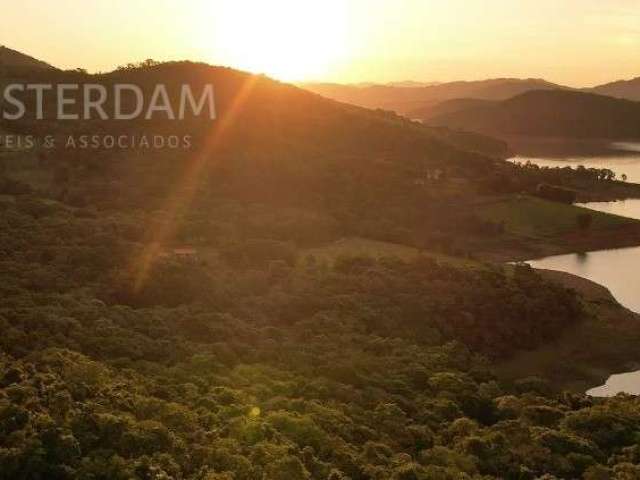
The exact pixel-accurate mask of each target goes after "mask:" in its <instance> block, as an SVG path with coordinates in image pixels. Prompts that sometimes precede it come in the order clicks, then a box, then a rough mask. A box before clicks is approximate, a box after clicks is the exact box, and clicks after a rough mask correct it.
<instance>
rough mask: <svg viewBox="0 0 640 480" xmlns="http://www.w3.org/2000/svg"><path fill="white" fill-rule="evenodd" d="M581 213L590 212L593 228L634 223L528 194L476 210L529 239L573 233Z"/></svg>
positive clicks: (511, 231) (623, 218)
mask: <svg viewBox="0 0 640 480" xmlns="http://www.w3.org/2000/svg"><path fill="white" fill-rule="evenodd" d="M584 213H590V214H591V215H592V217H593V224H592V226H591V229H593V230H606V229H610V228H616V227H620V226H623V225H628V224H632V223H637V222H636V221H635V220H632V219H629V218H625V217H619V216H616V215H609V214H605V213H601V212H596V211H593V210H589V209H586V208H581V207H575V206H573V205H565V204H562V203H557V202H550V201H547V200H542V199H539V198H535V197H529V196H517V197H509V198H505V199H503V200H500V201H496V202H495V203H490V204H485V205H482V206H481V207H480V208H479V211H478V214H479V215H480V216H481V217H482V218H484V219H486V220H490V221H493V222H502V223H504V226H505V228H506V229H507V231H508V232H510V233H513V234H516V235H519V236H525V237H533V238H542V237H553V236H558V235H563V234H567V233H571V232H575V231H577V230H579V227H578V223H577V219H578V216H579V215H580V214H584Z"/></svg>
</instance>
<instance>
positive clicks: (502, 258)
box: [479, 222, 640, 263]
mask: <svg viewBox="0 0 640 480" xmlns="http://www.w3.org/2000/svg"><path fill="white" fill-rule="evenodd" d="M637 246H640V222H634V223H629V224H626V225H622V226H620V227H616V228H611V229H607V230H598V231H593V230H592V231H588V232H570V233H567V234H565V235H563V236H559V237H551V238H548V239H527V243H526V244H524V243H523V244H522V245H511V246H508V247H505V248H496V249H495V250H493V249H492V250H488V251H486V252H483V253H481V254H480V255H479V257H480V259H482V260H487V261H490V262H498V263H508V262H524V261H529V260H538V259H541V258H545V257H552V256H556V255H570V254H572V253H575V254H578V253H589V252H593V251H597V250H615V249H618V248H628V247H637Z"/></svg>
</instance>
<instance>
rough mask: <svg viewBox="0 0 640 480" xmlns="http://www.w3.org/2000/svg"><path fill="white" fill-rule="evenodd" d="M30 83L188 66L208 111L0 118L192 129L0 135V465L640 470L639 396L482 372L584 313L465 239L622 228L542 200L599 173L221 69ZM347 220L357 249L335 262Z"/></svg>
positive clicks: (129, 475) (364, 475)
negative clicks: (21, 141) (209, 92)
mask: <svg viewBox="0 0 640 480" xmlns="http://www.w3.org/2000/svg"><path fill="white" fill-rule="evenodd" d="M11 75H13V76H10V77H8V78H5V81H7V80H9V79H15V78H24V77H22V76H23V75H24V72H22V73H16V72H14V73H12V74H11ZM30 75H31V77H30V78H32V79H37V78H41V79H42V77H39V75H41V74H40V73H37V72H33V73H31V74H30ZM51 75H53V77H45V78H47V79H48V78H53V79H54V80H56V81H69V80H71V79H81V80H83V81H86V82H91V81H97V80H100V81H105V82H109V81H113V82H115V81H128V82H132V83H139V84H142V85H152V84H153V83H155V82H158V81H163V82H165V83H168V84H169V85H170V86H172V87H173V88H176V86H177V85H179V84H180V83H182V82H189V83H192V84H197V83H198V82H201V83H202V82H207V81H211V82H213V83H214V84H215V86H216V92H217V100H218V108H219V119H218V120H216V121H215V122H213V123H207V122H202V121H201V120H197V119H188V120H186V121H185V122H179V123H175V122H173V123H172V122H169V121H149V122H137V123H126V122H125V123H121V124H116V123H115V122H101V121H93V122H91V121H90V122H86V123H85V122H69V123H65V122H54V121H46V120H45V121H41V122H34V121H33V118H32V119H26V120H24V121H22V122H17V123H16V122H13V123H10V122H5V123H3V125H2V130H5V131H8V132H13V133H16V134H27V133H29V132H33V131H34V130H35V131H38V132H39V133H40V134H46V133H47V132H51V131H53V132H54V133H55V135H57V136H59V137H64V136H65V135H68V134H74V135H80V134H83V133H91V132H96V131H97V132H103V133H108V134H114V133H123V134H129V135H144V134H150V135H152V134H160V133H162V134H165V135H166V134H173V135H186V134H190V135H193V145H194V146H195V148H194V149H192V150H187V151H183V150H179V149H178V150H166V149H165V150H153V149H151V150H138V151H130V150H122V151H120V150H110V149H98V150H82V149H76V150H73V149H66V150H65V149H59V150H55V151H46V150H45V149H40V148H36V149H12V150H10V151H9V150H4V151H3V153H2V154H1V156H0V160H1V161H2V174H1V181H0V329H1V331H2V335H1V336H0V479H3V480H4V479H6V480H16V479H25V480H27V479H28V480H31V479H42V480H44V479H47V480H50V479H63V480H67V479H69V480H71V479H83V480H84V479H95V480H101V479H104V480H114V479H122V480H130V479H137V480H138V479H139V480H161V479H162V480H167V479H174V480H182V479H185V480H186V479H189V480H191V479H193V480H196V479H197V480H233V479H235V480H264V479H267V480H279V479H282V480H285V479H286V480H305V479H314V480H315V479H321V480H325V479H329V480H339V479H351V480H368V479H372V480H373V479H375V480H387V479H397V480H408V479H420V480H431V479H445V480H449V479H451V480H459V479H474V480H487V479H493V478H496V479H498V478H499V479H503V478H504V479H513V480H522V479H524V480H528V479H531V480H533V479H536V478H546V479H549V478H554V477H553V476H555V477H556V478H567V479H573V478H584V479H587V480H597V479H601V478H609V479H620V480H623V479H628V478H637V477H638V476H639V475H640V470H639V468H638V466H637V464H638V463H639V460H640V450H639V446H638V434H639V433H640V404H639V403H638V401H637V400H635V399H633V398H627V397H620V398H616V399H610V400H598V399H592V398H588V397H585V396H584V395H582V394H580V393H576V392H573V393H569V392H564V393H563V392H562V391H560V390H558V389H555V388H552V387H551V386H550V384H549V383H548V382H546V381H545V380H544V379H541V378H521V379H518V380H517V381H504V380H501V378H499V377H497V376H496V375H495V374H494V373H493V366H494V364H495V362H499V361H504V360H506V359H509V358H512V357H513V356H514V355H516V354H518V353H521V352H525V351H529V350H532V349H535V348H538V347H540V346H541V345H544V344H546V343H547V342H550V341H553V340H554V339H556V338H558V337H559V336H560V335H562V334H566V333H567V332H571V329H572V328H573V327H575V326H577V325H582V324H584V322H588V321H589V320H591V315H592V312H591V310H590V309H589V308H588V306H586V305H585V302H584V299H583V298H582V297H581V296H580V295H578V294H576V292H574V291H572V290H569V289H567V288H565V287H562V286H560V285H558V284H556V283H552V282H550V281H548V280H546V279H545V278H543V277H542V276H540V275H539V274H538V273H536V272H535V271H533V270H532V269H530V268H529V267H526V266H518V265H507V266H505V265H502V264H495V263H491V262H487V261H486V260H483V259H486V258H487V257H489V256H490V254H491V253H495V252H497V251H500V252H504V251H505V248H507V249H512V251H515V252H518V253H520V254H521V253H522V252H528V251H535V249H536V248H537V247H538V246H539V244H544V245H545V246H548V245H552V246H553V245H554V244H553V242H554V241H558V239H560V238H563V237H562V236H563V235H569V234H575V233H576V232H577V233H579V234H580V235H581V236H583V237H585V238H588V237H589V235H590V234H593V235H595V234H596V233H601V234H606V233H607V232H610V231H612V229H616V228H627V227H632V228H635V223H634V222H632V221H627V220H624V219H620V218H616V217H610V216H607V215H604V214H602V215H594V217H593V219H592V222H591V223H590V224H589V227H588V228H586V229H585V228H584V227H583V226H581V224H580V223H579V222H578V219H579V218H580V215H583V214H584V212H583V211H582V210H579V209H577V208H575V207H572V206H570V205H565V204H562V202H560V201H557V198H553V199H551V200H549V199H546V198H541V197H544V192H547V193H548V191H549V190H548V188H547V190H545V189H544V188H543V189H542V194H541V193H540V189H539V188H538V187H539V186H540V184H548V185H547V187H555V188H556V189H557V188H562V189H572V190H573V191H574V192H575V191H578V190H580V189H584V188H586V187H587V186H588V187H594V186H597V187H598V188H602V189H607V188H613V186H615V185H616V183H615V182H614V181H613V179H612V178H610V177H608V176H607V175H606V172H603V171H599V170H589V171H586V170H585V171H572V170H570V169H569V170H558V169H533V168H532V167H530V166H515V165H510V164H507V163H505V162H503V161H502V160H500V158H499V156H498V155H497V149H496V146H497V145H499V143H496V142H494V141H493V140H491V139H487V138H485V137H480V136H476V135H473V134H470V135H468V136H467V135H462V134H455V133H453V132H450V131H448V130H438V129H429V128H426V127H424V126H421V125H419V124H415V123H413V122H409V121H407V120H404V119H401V118H399V117H396V116H394V115H389V114H385V113H380V112H377V113H376V112H371V111H367V110H364V109H361V108H357V107H351V106H345V105H343V104H339V103H336V102H334V101H331V100H327V99H323V98H321V97H319V96H317V95H315V94H311V93H309V92H305V91H303V90H300V89H296V88H293V87H291V86H287V85H284V84H280V83H276V82H273V81H271V80H269V79H267V78H265V77H255V76H250V75H248V74H244V73H240V72H236V71H233V70H230V69H220V68H212V67H208V66H204V65H193V64H168V65H157V66H145V67H144V68H126V69H123V70H120V71H117V72H114V73H112V74H110V75H107V76H104V77H103V76H100V77H93V76H89V77H87V76H86V75H85V74H83V73H79V72H53V73H51ZM47 108H52V105H51V104H47ZM32 113H33V112H32ZM488 147H489V148H488ZM492 153H493V154H492ZM552 191H553V192H555V193H557V190H553V188H552ZM565 193H566V192H565ZM551 196H552V197H553V195H551ZM516 210H517V211H525V212H528V213H530V215H529V216H527V215H516V214H515V213H514V212H515V211H516ZM549 218H554V219H555V220H554V222H553V223H551V224H549V222H546V220H548V219H549ZM589 229H590V230H589ZM345 238H359V239H364V240H367V241H370V242H371V243H370V244H371V245H374V246H376V247H377V248H378V250H377V251H374V252H370V253H369V254H367V255H363V254H362V253H361V252H358V251H352V252H343V253H340V254H334V253H333V252H336V251H337V250H338V249H337V248H336V245H340V244H341V242H342V241H343V240H344V239H345ZM364 240H362V241H364ZM373 240H375V242H374V241H373ZM383 245H385V246H386V247H387V250H384V251H383V249H382V246H383ZM555 245H559V243H556V244H555ZM322 252H325V253H324V254H321V253H322ZM388 252H402V255H400V254H398V255H389V254H388ZM407 252H409V253H407ZM544 475H546V476H544Z"/></svg>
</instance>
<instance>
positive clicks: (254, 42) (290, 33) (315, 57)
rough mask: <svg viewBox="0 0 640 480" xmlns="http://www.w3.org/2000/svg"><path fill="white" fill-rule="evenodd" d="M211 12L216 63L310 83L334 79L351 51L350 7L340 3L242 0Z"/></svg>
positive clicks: (219, 6) (335, 0)
mask: <svg viewBox="0 0 640 480" xmlns="http://www.w3.org/2000/svg"><path fill="white" fill-rule="evenodd" d="M211 13H212V14H213V16H214V18H215V22H214V23H215V31H214V32H213V41H215V42H216V44H215V51H216V58H215V59H212V60H213V61H215V63H222V62H224V63H226V64H227V65H230V66H233V67H236V68H240V69H244V70H249V71H251V72H255V73H265V74H267V75H269V76H273V77H276V78H278V79H280V80H285V81H295V80H308V79H311V78H314V77H321V76H324V75H327V74H329V73H330V72H331V71H332V69H334V68H336V66H337V65H338V63H339V62H340V61H341V59H343V58H344V57H345V55H346V51H347V49H348V46H347V45H348V38H347V21H348V18H347V17H348V13H347V6H346V4H345V2H343V1H340V0H324V1H322V2H302V1H299V0H274V1H268V2H267V1H250V0H240V1H235V2H224V5H220V4H218V5H217V7H215V11H213V12H211ZM220 57H222V58H220ZM221 61H222V62H221Z"/></svg>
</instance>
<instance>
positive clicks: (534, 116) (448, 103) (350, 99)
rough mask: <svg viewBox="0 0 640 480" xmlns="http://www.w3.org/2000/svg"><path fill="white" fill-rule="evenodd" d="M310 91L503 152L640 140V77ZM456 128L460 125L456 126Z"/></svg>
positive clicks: (18, 56) (0, 58) (2, 58)
mask: <svg viewBox="0 0 640 480" xmlns="http://www.w3.org/2000/svg"><path fill="white" fill-rule="evenodd" d="M3 67H5V68H8V67H12V68H37V69H48V70H53V71H55V70H56V69H55V68H54V67H52V66H51V65H50V64H48V63H46V62H43V61H41V60H38V59H35V58H33V57H31V56H29V55H26V54H23V53H21V52H18V51H16V50H12V49H10V48H7V47H0V70H1V69H2V68H3ZM301 86H302V87H304V88H305V89H307V90H311V91H313V92H315V93H317V94H320V95H322V96H325V97H328V98H330V99H333V100H337V101H340V102H343V103H349V104H353V105H356V106H361V107H366V108H371V109H383V110H391V111H395V112H397V113H398V114H401V115H403V116H405V117H408V118H411V119H416V120H420V121H422V122H423V123H425V124H427V125H429V126H432V127H445V128H448V129H450V130H443V129H435V130H431V132H430V134H431V136H432V138H437V139H438V140H440V141H443V140H444V141H445V143H450V144H454V145H455V146H457V147H460V146H461V144H462V145H463V149H467V150H470V151H481V152H482V153H485V154H488V153H490V154H498V155H499V154H501V152H502V151H503V148H504V146H503V144H502V143H500V142H494V143H491V142H490V139H487V138H486V137H481V136H480V135H477V136H475V137H470V136H469V135H470V134H465V133H462V132H455V130H464V131H467V132H479V133H482V134H488V135H492V136H495V137H498V138H503V139H504V138H506V137H508V136H510V135H525V136H557V137H570V138H585V137H598V138H613V139H630V138H634V139H635V138H640V103H636V102H637V101H640V77H638V78H635V79H632V80H621V81H616V82H612V83H607V84H604V85H600V86H597V87H594V88H585V89H574V88H570V87H567V86H564V85H559V84H555V83H551V82H548V81H546V80H543V79H539V78H528V79H517V78H498V79H490V80H481V81H458V82H448V83H425V82H412V81H404V82H394V83H388V84H365V83H362V84H358V85H341V84H335V83H306V84H302V85H301ZM451 129H453V130H451Z"/></svg>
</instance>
